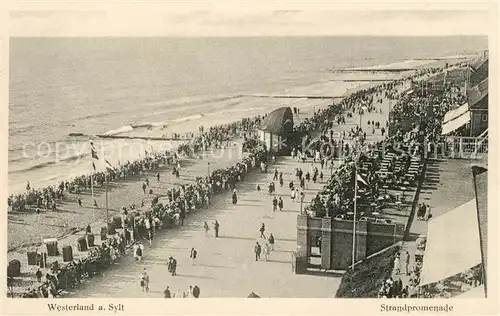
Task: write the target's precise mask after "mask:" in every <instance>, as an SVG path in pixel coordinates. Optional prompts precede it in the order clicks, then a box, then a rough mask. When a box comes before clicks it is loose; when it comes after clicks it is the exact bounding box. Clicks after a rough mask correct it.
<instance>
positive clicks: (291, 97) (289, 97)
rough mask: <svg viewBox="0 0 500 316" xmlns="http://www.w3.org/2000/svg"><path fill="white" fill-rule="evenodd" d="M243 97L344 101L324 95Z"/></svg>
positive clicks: (249, 95) (260, 95) (252, 95)
mask: <svg viewBox="0 0 500 316" xmlns="http://www.w3.org/2000/svg"><path fill="white" fill-rule="evenodd" d="M242 97H255V98H271V99H319V100H331V99H343V98H345V97H343V96H324V95H280V94H247V95H242Z"/></svg>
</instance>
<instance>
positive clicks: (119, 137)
mask: <svg viewBox="0 0 500 316" xmlns="http://www.w3.org/2000/svg"><path fill="white" fill-rule="evenodd" d="M69 136H74V137H89V138H105V139H142V140H160V141H161V140H164V141H189V140H192V138H188V137H185V138H182V137H160V136H129V135H105V134H97V135H85V134H83V133H70V134H69Z"/></svg>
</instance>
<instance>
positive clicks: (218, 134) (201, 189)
mask: <svg viewBox="0 0 500 316" xmlns="http://www.w3.org/2000/svg"><path fill="white" fill-rule="evenodd" d="M246 122H247V123H246V124H249V125H248V126H254V125H252V124H251V122H253V121H246ZM229 126H233V127H234V126H235V125H229ZM245 126H247V125H245ZM233 127H231V128H233ZM232 132H234V130H233V131H231V130H230V129H228V128H219V129H216V128H213V129H209V130H208V131H207V132H205V133H204V134H203V135H212V136H210V137H211V138H208V137H207V138H205V139H201V143H198V145H199V146H192V145H191V146H190V147H189V148H190V149H189V150H192V154H195V155H196V154H199V152H201V151H202V150H203V148H204V145H203V142H207V143H206V145H207V146H222V144H221V142H222V141H224V138H223V137H222V135H226V136H227V135H228V134H229V133H232ZM214 137H215V138H214ZM214 139H219V140H220V142H218V143H217V142H215V141H214ZM151 159H153V158H151ZM177 159H178V154H177V153H173V155H172V162H173V164H174V165H176V163H177ZM267 159H268V153H267V151H266V150H265V149H264V148H260V147H259V148H254V149H252V152H251V153H249V154H248V155H247V156H246V157H244V158H242V159H241V160H240V161H238V162H237V163H236V164H235V165H233V166H230V167H227V168H220V169H215V170H213V171H212V172H211V173H210V175H208V176H205V177H198V178H196V181H195V182H194V183H191V184H183V185H179V186H177V187H172V188H170V189H168V191H167V192H165V193H166V197H165V198H163V199H162V200H161V201H160V198H159V197H158V196H156V197H155V198H153V200H152V201H151V205H150V207H145V208H142V209H140V208H137V207H136V206H135V205H130V206H128V207H123V208H122V211H121V216H120V217H119V218H118V220H114V221H113V222H112V223H111V224H110V226H109V227H110V228H111V229H113V231H115V230H116V229H120V228H123V230H122V231H121V232H120V233H118V234H115V235H114V237H113V238H110V239H108V240H106V241H104V242H103V244H102V245H101V246H98V247H96V248H95V249H94V250H92V251H91V252H90V253H89V256H88V257H87V258H85V259H82V260H79V261H77V262H70V263H69V264H67V265H66V266H65V267H63V268H60V269H58V270H54V271H57V274H56V272H54V275H50V274H48V277H47V278H46V279H47V280H46V281H44V282H43V283H42V284H41V285H40V286H38V287H37V288H30V289H28V290H27V292H26V293H24V294H22V296H23V297H46V296H45V295H46V292H48V293H49V294H50V295H52V296H53V297H55V296H57V295H58V293H59V292H60V291H61V290H64V289H66V288H68V287H74V286H76V285H78V284H79V282H80V281H79V280H81V279H82V278H84V277H89V278H90V277H93V276H94V275H96V274H99V273H100V272H101V271H102V270H103V269H106V268H108V267H109V266H110V265H111V264H113V263H114V262H116V261H118V260H119V259H120V258H121V257H122V256H123V255H124V254H125V249H127V248H132V252H133V255H134V257H135V258H136V260H138V261H141V260H142V257H143V252H144V245H143V241H147V242H149V245H150V246H152V242H153V236H154V235H155V232H156V230H158V229H163V228H171V227H174V226H178V225H180V226H182V225H183V223H184V219H185V218H186V217H187V216H188V215H189V213H192V212H196V211H197V210H199V209H202V208H208V207H209V205H210V200H211V199H212V198H213V196H214V195H221V194H224V193H226V192H228V191H233V200H234V195H235V194H236V190H235V185H236V183H237V182H240V181H243V180H244V179H245V177H246V175H247V174H248V173H249V172H250V171H251V170H252V169H254V168H259V166H260V165H261V163H267ZM147 161H150V163H149V165H148V166H151V167H152V168H155V163H154V162H155V160H154V159H153V160H147ZM136 163H138V162H136ZM134 164H135V163H134ZM143 170H144V169H143ZM151 170H155V169H151ZM205 226H207V227H208V225H207V224H206V223H205ZM214 231H215V237H218V232H219V223H218V222H217V221H215V223H214ZM90 233H91V231H90V225H89V226H87V229H86V234H90ZM110 233H111V232H110ZM172 259H173V258H172ZM170 261H172V260H170ZM169 272H170V273H172V274H173V275H175V273H176V261H175V259H173V261H172V262H169Z"/></svg>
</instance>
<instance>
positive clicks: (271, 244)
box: [267, 233, 274, 250]
mask: <svg viewBox="0 0 500 316" xmlns="http://www.w3.org/2000/svg"><path fill="white" fill-rule="evenodd" d="M267 241H268V242H269V245H270V246H271V250H274V236H273V233H270V234H269V239H268V240H267Z"/></svg>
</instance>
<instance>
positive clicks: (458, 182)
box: [397, 159, 475, 284]
mask: <svg viewBox="0 0 500 316" xmlns="http://www.w3.org/2000/svg"><path fill="white" fill-rule="evenodd" d="M474 197H475V196H474V186H473V181H472V170H471V161H469V160H461V159H446V160H438V159H434V160H430V161H429V164H428V167H427V172H426V175H425V180H424V183H423V185H422V191H421V192H420V196H419V204H420V203H422V202H424V203H425V204H427V205H430V206H431V213H432V217H433V218H436V217H438V216H440V215H443V214H445V213H447V212H449V211H452V210H453V209H455V208H457V207H458V206H460V205H462V204H464V203H467V202H468V201H470V200H472V199H473V198H474ZM427 226H428V223H427V222H426V221H419V220H417V217H416V215H415V218H414V219H413V223H412V226H411V229H410V238H411V241H408V242H405V243H404V244H403V247H402V248H403V250H406V251H408V252H409V253H410V264H409V266H410V270H411V267H413V266H414V265H415V256H414V254H415V251H416V250H417V246H416V241H415V239H416V238H418V236H419V235H421V234H423V235H425V234H427ZM424 260H425V258H424ZM436 264H446V262H439V263H436ZM397 277H401V280H402V281H403V284H408V282H409V276H405V275H397Z"/></svg>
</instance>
